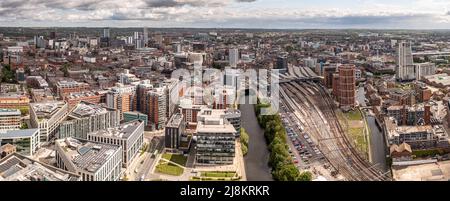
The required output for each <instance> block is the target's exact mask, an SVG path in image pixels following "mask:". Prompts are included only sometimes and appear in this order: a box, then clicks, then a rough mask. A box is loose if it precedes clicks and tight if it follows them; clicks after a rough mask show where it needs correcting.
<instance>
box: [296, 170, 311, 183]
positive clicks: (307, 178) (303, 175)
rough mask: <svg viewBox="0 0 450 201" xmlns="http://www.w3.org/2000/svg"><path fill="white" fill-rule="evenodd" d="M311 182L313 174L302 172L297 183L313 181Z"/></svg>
mask: <svg viewBox="0 0 450 201" xmlns="http://www.w3.org/2000/svg"><path fill="white" fill-rule="evenodd" d="M311 180H312V174H311V172H308V171H305V172H302V173H301V174H300V175H299V177H298V179H297V181H311Z"/></svg>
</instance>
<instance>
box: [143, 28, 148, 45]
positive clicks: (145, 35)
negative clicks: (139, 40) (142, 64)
mask: <svg viewBox="0 0 450 201" xmlns="http://www.w3.org/2000/svg"><path fill="white" fill-rule="evenodd" d="M144 45H148V29H147V27H144Z"/></svg>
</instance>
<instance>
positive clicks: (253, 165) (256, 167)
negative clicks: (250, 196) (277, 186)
mask: <svg viewBox="0 0 450 201" xmlns="http://www.w3.org/2000/svg"><path fill="white" fill-rule="evenodd" d="M240 110H241V125H242V127H244V128H245V130H246V131H247V133H248V135H249V137H250V140H249V147H248V153H247V155H246V156H245V157H244V161H245V173H246V175H247V180H248V181H272V180H273V179H272V174H271V173H270V168H269V166H268V163H269V154H270V153H269V150H268V148H267V144H266V139H265V138H264V130H263V129H261V127H259V124H258V121H257V119H256V115H255V108H254V105H250V104H244V105H241V106H240Z"/></svg>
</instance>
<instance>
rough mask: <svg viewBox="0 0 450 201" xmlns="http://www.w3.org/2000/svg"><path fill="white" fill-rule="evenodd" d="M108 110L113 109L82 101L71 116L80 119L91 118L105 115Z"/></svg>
mask: <svg viewBox="0 0 450 201" xmlns="http://www.w3.org/2000/svg"><path fill="white" fill-rule="evenodd" d="M108 110H112V109H109V108H106V107H104V106H102V105H98V104H93V103H88V102H84V101H82V102H80V103H79V104H78V105H77V106H76V107H75V108H74V109H73V110H72V112H71V113H70V116H73V117H78V118H82V117H89V116H93V115H101V114H105V113H107V112H108Z"/></svg>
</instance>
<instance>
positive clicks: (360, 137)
mask: <svg viewBox="0 0 450 201" xmlns="http://www.w3.org/2000/svg"><path fill="white" fill-rule="evenodd" d="M348 133H349V135H350V137H351V139H353V140H354V141H355V142H356V146H357V148H358V149H359V150H367V142H366V139H365V136H364V128H349V129H348Z"/></svg>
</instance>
